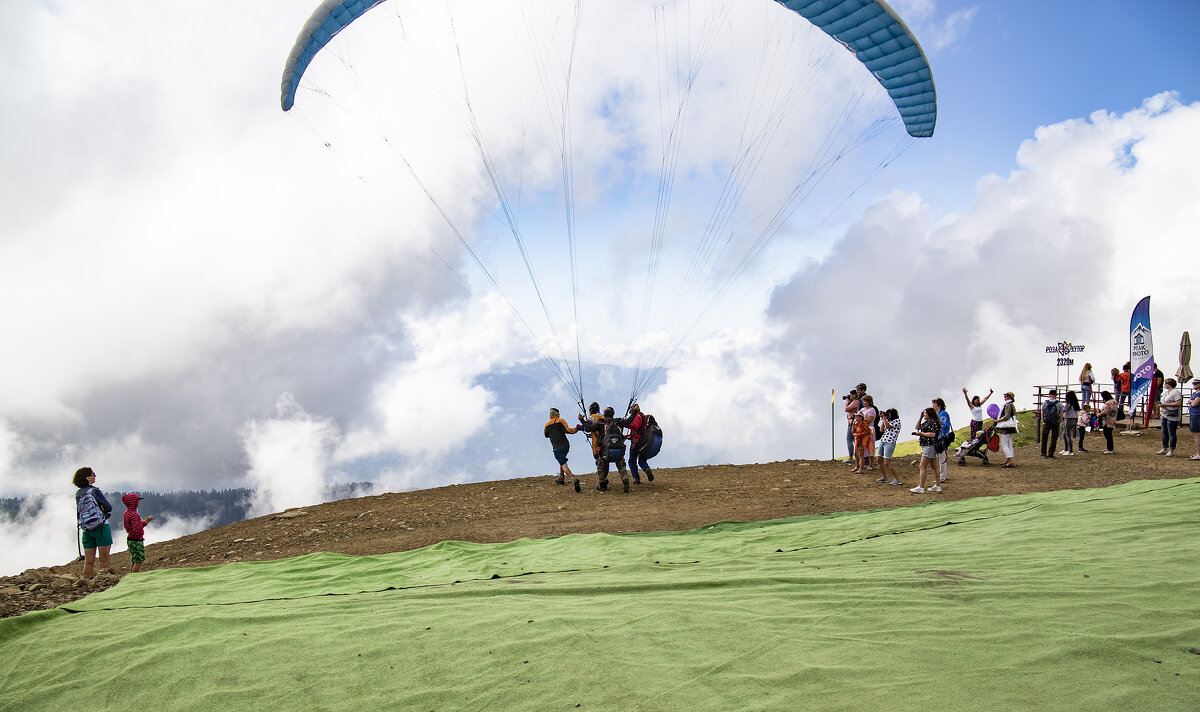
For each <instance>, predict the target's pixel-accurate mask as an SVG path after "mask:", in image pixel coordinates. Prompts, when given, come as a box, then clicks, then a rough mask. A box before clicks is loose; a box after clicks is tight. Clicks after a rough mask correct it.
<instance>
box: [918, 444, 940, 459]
mask: <svg viewBox="0 0 1200 712" xmlns="http://www.w3.org/2000/svg"><path fill="white" fill-rule="evenodd" d="M937 456H938V453H937V445H922V446H921V457H928V458H929V459H931V460H936V459H937Z"/></svg>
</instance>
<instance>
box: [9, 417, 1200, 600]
mask: <svg viewBox="0 0 1200 712" xmlns="http://www.w3.org/2000/svg"><path fill="white" fill-rule="evenodd" d="M1181 436H1182V437H1181V438H1180V440H1181V442H1180V449H1179V450H1178V451H1177V454H1176V457H1173V458H1167V457H1161V456H1156V455H1155V454H1154V452H1155V451H1157V450H1158V449H1159V447H1160V441H1159V437H1160V436H1159V431H1158V430H1157V429H1151V430H1147V431H1144V434H1143V435H1140V436H1121V435H1118V436H1117V437H1116V450H1117V451H1116V453H1115V454H1112V455H1103V454H1101V453H1100V450H1102V449H1103V438H1102V437H1099V433H1097V434H1095V435H1089V437H1088V441H1087V443H1086V444H1087V445H1090V446H1091V447H1090V448H1089V450H1090V452H1088V453H1080V454H1077V455H1075V456H1073V457H1066V456H1059V457H1057V458H1056V459H1054V460H1043V459H1041V458H1039V457H1038V451H1037V446H1036V445H1026V446H1024V447H1018V448H1017V467H1015V468H1012V469H1004V468H1000V467H998V466H997V465H998V464H999V463H1000V462H1003V457H1002V456H1000V455H999V453H995V456H993V457H992V458H991V460H992V463H993V464H992V466H991V467H987V468H983V467H981V466H980V461H979V460H977V459H973V458H968V461H967V465H966V466H965V467H958V466H956V465H955V464H954V463H955V460H954V459H953V458H952V460H951V465H950V477H949V481H948V482H947V483H945V485H944V487H945V491H944V492H942V493H941V494H932V493H930V494H924V495H916V494H912V493H911V492H909V491H908V488H909V487H911V486H914V485H915V484H916V483H917V467H916V463H917V458H915V457H913V456H905V457H899V458H897V459H896V460H895V463H896V465H897V469H898V470H899V471H900V476H901V477H902V478H903V479H904V482H905V486H904V487H892V486H888V485H884V484H878V483H876V482H875V481H874V480H875V478H876V477H878V476H879V473H878V472H866V473H864V474H851V473H850V471H849V470H850V468H849V467H848V466H847V465H845V464H843V463H841V462H833V461H828V460H826V461H813V460H786V461H783V462H770V463H765V464H752V465H738V466H734V465H706V466H699V467H681V468H675V469H664V470H656V471H655V480H654V482H653V483H648V482H645V480H643V483H642V484H641V485H632V490H631V491H630V492H629V493H628V494H624V493H622V492H621V482H620V480H619V479H617V478H616V477H615V473H614V475H613V476H611V477H610V486H609V490H608V491H607V492H605V493H601V492H597V491H595V484H596V476H595V474H594V473H588V474H585V475H584V476H583V477H582V478H581V479H582V482H583V491H582V492H581V493H579V494H576V493H575V492H574V491H573V489H572V488H571V486H570V484H569V482H568V484H567V485H566V486H558V485H555V484H553V478H552V477H551V476H550V475H545V476H540V477H525V478H520V479H511V480H498V481H494V482H478V483H470V484H461V485H450V486H446V487H438V488H436V489H429V490H418V491H414V492H397V493H389V494H382V495H376V496H370V497H361V498H357V499H346V500H340V501H337V502H329V503H326V504H319V505H314V506H311V507H303V508H300V509H291V510H287V511H285V512H280V513H277V514H272V515H267V516H264V517H258V518H256V519H250V520H247V521H244V522H238V523H235V524H230V525H227V526H223V527H219V528H216V529H210V530H207V531H203V532H199V533H197V534H191V535H188V536H184V537H180V538H178V539H173V540H170V541H162V542H156V541H155V540H154V526H153V524H151V525H149V526H147V527H146V539H147V547H146V565H145V567H144V570H153V569H161V568H178V567H198V566H216V565H219V564H225V563H229V562H233V561H255V560H269V559H281V558H287V557H291V556H299V555H302V554H309V553H312V552H317V551H331V552H338V553H343V554H353V555H370V554H382V553H388V552H394V551H405V550H409V549H416V548H419V547H422V546H426V545H429V544H434V543H437V542H439V541H445V540H458V541H473V542H503V541H512V540H514V539H519V538H522V537H531V538H540V537H546V536H556V535H563V534H570V533H591V532H610V533H618V532H641V531H664V530H685V529H693V528H697V527H703V526H706V525H709V524H712V523H715V522H720V521H764V520H768V519H778V518H781V517H793V516H799V515H805V514H821V513H829V512H845V511H859V510H870V509H883V508H888V507H903V506H907V505H910V504H916V503H919V502H922V501H925V500H928V499H933V498H937V499H947V500H959V499H967V498H970V497H987V496H993V495H1002V494H1023V493H1030V492H1046V491H1051V490H1063V489H1088V488H1093V487H1107V486H1109V485H1115V484H1120V483H1124V482H1130V481H1133V480H1140V479H1181V478H1189V477H1196V476H1200V462H1195V461H1191V460H1189V459H1188V457H1189V456H1190V455H1191V454H1192V450H1193V448H1192V443H1191V438H1190V437H1189V436H1190V433H1188V432H1186V431H1185V432H1183V433H1181ZM585 452H586V451H585ZM546 461H547V463H548V466H547V470H548V471H552V466H553V459H552V458H551V457H550V453H549V452H547V453H546ZM575 461H576V465H577V466H578V467H580V468H582V466H583V464H584V462H583V461H582V458H580V457H576V458H575ZM69 494H70V493H66V494H64V496H69ZM147 504H150V503H147ZM120 511H121V510H120V509H119V508H118V514H119V513H120ZM153 513H154V512H153V511H147V512H145V513H144V514H153ZM117 526H120V525H119V524H118V525H117ZM111 567H112V568H111V569H109V571H107V572H98V573H97V575H96V576H95V577H94V578H93V579H91V580H84V579H82V578H80V576H79V574H80V573H81V571H82V568H83V564H82V563H81V562H79V561H74V562H71V563H69V564H65V565H61V566H50V567H43V568H38V569H29V570H27V571H25V572H23V573H21V574H19V575H17V576H10V577H4V578H0V617H8V616H15V615H20V614H22V613H27V612H29V611H35V610H44V609H48V608H54V607H55V606H60V605H63V604H65V603H69V602H71V601H74V600H77V599H79V598H82V597H83V596H85V595H87V594H88V593H91V592H93V591H99V590H103V589H105V588H108V587H109V586H112V585H114V584H115V583H117V582H118V581H119V580H120V578H121V577H122V576H124V575H125V574H126V573H128V571H129V555H128V554H126V553H120V554H114V555H113V556H112V559H111Z"/></svg>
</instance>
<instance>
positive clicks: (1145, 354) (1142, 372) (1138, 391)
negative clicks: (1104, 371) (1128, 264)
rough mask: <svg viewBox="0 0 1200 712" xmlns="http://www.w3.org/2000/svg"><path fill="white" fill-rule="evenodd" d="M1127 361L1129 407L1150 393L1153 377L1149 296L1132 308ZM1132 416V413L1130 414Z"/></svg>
mask: <svg viewBox="0 0 1200 712" xmlns="http://www.w3.org/2000/svg"><path fill="white" fill-rule="evenodd" d="M1129 363H1130V368H1131V370H1132V371H1133V382H1132V384H1131V386H1130V400H1131V403H1130V409H1131V410H1132V409H1133V408H1134V407H1135V404H1136V403H1137V402H1138V399H1139V398H1141V397H1142V396H1145V395H1148V394H1149V393H1150V383H1151V380H1152V379H1153V378H1154V340H1153V339H1152V338H1151V336H1150V297H1145V298H1143V299H1142V301H1140V302H1138V303H1137V306H1136V307H1134V308H1133V316H1132V317H1131V318H1130V319H1129ZM1130 417H1132V413H1131V414H1130Z"/></svg>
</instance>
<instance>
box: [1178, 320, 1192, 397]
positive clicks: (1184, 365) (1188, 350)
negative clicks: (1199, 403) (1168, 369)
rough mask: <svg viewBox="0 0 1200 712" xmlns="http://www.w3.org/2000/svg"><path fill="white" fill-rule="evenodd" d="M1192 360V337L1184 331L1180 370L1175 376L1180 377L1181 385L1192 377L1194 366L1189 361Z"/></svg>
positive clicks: (1180, 343) (1180, 350)
mask: <svg viewBox="0 0 1200 712" xmlns="http://www.w3.org/2000/svg"><path fill="white" fill-rule="evenodd" d="M1191 360H1192V337H1190V336H1188V333H1187V332H1186V331H1185V332H1183V338H1182V339H1180V341H1179V370H1178V371H1176V372H1175V378H1177V379H1179V383H1180V385H1182V384H1184V383H1187V382H1188V381H1190V380H1191V379H1192V375H1193V374H1192V368H1191V366H1189V365H1188V362H1190V361H1191Z"/></svg>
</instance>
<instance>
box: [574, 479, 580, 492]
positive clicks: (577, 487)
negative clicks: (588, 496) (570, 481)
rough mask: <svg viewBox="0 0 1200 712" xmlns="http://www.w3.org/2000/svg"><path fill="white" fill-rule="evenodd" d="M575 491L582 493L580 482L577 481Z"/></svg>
mask: <svg viewBox="0 0 1200 712" xmlns="http://www.w3.org/2000/svg"><path fill="white" fill-rule="evenodd" d="M575 491H576V492H579V491H580V488H579V480H575Z"/></svg>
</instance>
